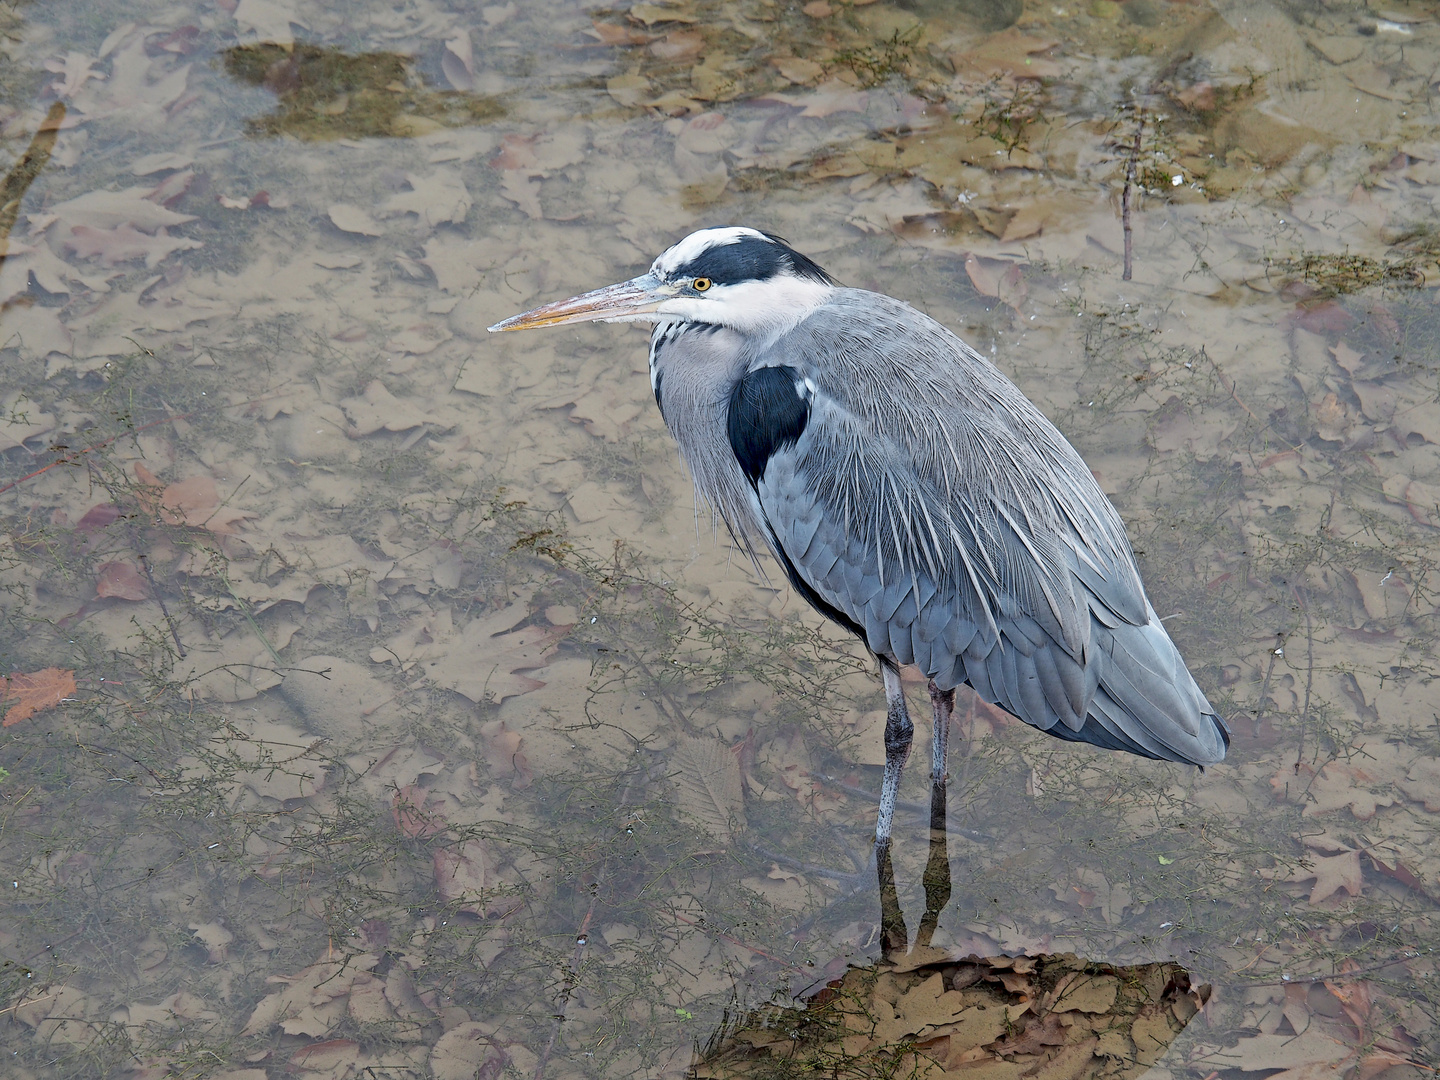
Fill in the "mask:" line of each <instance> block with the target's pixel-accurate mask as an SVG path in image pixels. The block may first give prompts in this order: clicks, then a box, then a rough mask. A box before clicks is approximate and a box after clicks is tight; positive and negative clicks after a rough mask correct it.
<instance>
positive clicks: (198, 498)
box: [135, 461, 255, 536]
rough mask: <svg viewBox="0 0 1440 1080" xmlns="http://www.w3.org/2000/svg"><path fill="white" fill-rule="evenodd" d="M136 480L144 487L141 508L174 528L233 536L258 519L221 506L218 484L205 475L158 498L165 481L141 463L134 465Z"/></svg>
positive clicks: (180, 483)
mask: <svg viewBox="0 0 1440 1080" xmlns="http://www.w3.org/2000/svg"><path fill="white" fill-rule="evenodd" d="M135 478H136V479H137V480H139V481H140V483H141V485H142V490H141V493H140V504H141V506H142V507H144V509H145V510H146V511H147V512H148V513H153V514H156V515H157V516H158V517H159V518H160V519H161V520H162V521H165V522H168V523H169V524H171V525H189V526H191V527H192V528H196V529H208V530H210V531H211V532H213V533H216V534H217V535H220V536H233V535H235V534H236V533H237V532H239V531H240V530H239V529H237V528H236V527H235V523H236V522H237V521H241V520H243V519H244V518H248V517H254V516H255V515H254V514H253V513H252V512H251V511H249V510H240V509H237V508H236V507H233V506H221V505H220V493H219V491H217V490H216V488H215V481H214V480H212V479H211V478H210V477H208V476H205V475H203V474H197V475H195V476H190V477H186V478H185V479H184V480H180V481H177V482H176V483H174V484H170V485H169V486H167V487H166V488H164V489H163V490H162V491H160V492H159V497H158V498H156V496H155V489H156V488H158V487H159V486H160V484H161V483H162V482H163V481H161V480H160V479H159V478H158V477H157V476H156V475H155V474H154V473H152V472H151V471H150V470H149V469H147V468H146V467H145V466H144V465H142V464H140V463H139V462H138V461H137V462H136V463H135Z"/></svg>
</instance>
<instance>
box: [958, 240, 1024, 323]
mask: <svg viewBox="0 0 1440 1080" xmlns="http://www.w3.org/2000/svg"><path fill="white" fill-rule="evenodd" d="M965 273H966V275H968V276H969V278H970V283H971V284H972V285H974V286H975V291H976V292H978V293H979V294H980V295H981V296H990V297H994V298H995V299H997V300H999V301H1000V302H1001V303H1003V304H1007V305H1009V306H1010V307H1012V308H1014V309H1015V310H1017V311H1018V310H1019V309H1020V303H1021V302H1022V301H1023V300H1024V299H1025V297H1026V296H1027V295H1029V292H1030V290H1029V288H1028V287H1027V286H1026V285H1025V279H1024V277H1023V276H1022V275H1021V272H1020V264H1019V263H1014V262H1010V261H1009V260H1008V259H988V258H984V257H983V256H980V255H976V254H974V253H973V252H972V253H970V254H969V255H966V256H965Z"/></svg>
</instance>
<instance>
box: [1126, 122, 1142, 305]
mask: <svg viewBox="0 0 1440 1080" xmlns="http://www.w3.org/2000/svg"><path fill="white" fill-rule="evenodd" d="M1144 130H1145V113H1144V112H1143V111H1140V112H1137V113H1136V114H1135V141H1134V143H1132V144H1131V147H1130V156H1129V157H1128V158H1126V159H1125V187H1124V188H1122V189H1121V191H1120V226H1121V228H1123V229H1124V230H1125V272H1124V273H1123V274H1121V275H1120V276H1121V277H1122V278H1124V279H1125V280H1126V281H1129V280H1130V271H1131V269H1132V262H1133V260H1132V254H1131V247H1132V242H1131V237H1130V189H1131V188H1133V187H1134V186H1135V163H1136V162H1137V161H1139V160H1140V135H1141V133H1143V132H1144Z"/></svg>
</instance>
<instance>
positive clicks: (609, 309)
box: [490, 274, 675, 333]
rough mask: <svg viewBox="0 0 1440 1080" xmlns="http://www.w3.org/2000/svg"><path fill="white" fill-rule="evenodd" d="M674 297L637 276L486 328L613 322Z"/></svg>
mask: <svg viewBox="0 0 1440 1080" xmlns="http://www.w3.org/2000/svg"><path fill="white" fill-rule="evenodd" d="M674 295H675V289H674V288H673V287H672V286H669V285H666V284H665V283H664V282H662V281H661V280H660V279H659V278H658V277H656V276H655V275H654V274H641V275H640V276H639V277H637V278H631V279H630V280H629V281H622V282H620V283H619V284H616V285H606V286H605V287H604V288H603V289H596V290H595V291H594V292H588V293H585V294H583V295H581V296H572V297H571V298H570V299H569V300H557V301H555V303H553V304H546V305H545V306H544V307H538V308H536V309H535V310H534V311H526V312H524V313H523V314H520V315H512V316H510V318H508V319H506V320H505V321H504V322H498V323H496V324H495V325H494V326H492V327H490V331H491V332H492V333H495V332H498V331H501V330H529V329H531V328H532V327H536V326H560V325H562V324H564V323H580V322H600V321H608V322H614V321H617V320H623V319H627V318H633V317H634V316H636V315H646V314H648V313H650V312H652V311H654V310H655V309H656V308H658V307H659V306H660V305H661V303H663V302H664V301H666V300H669V299H670V298H671V297H672V296H674Z"/></svg>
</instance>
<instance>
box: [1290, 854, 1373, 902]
mask: <svg viewBox="0 0 1440 1080" xmlns="http://www.w3.org/2000/svg"><path fill="white" fill-rule="evenodd" d="M1310 863H1311V865H1310V867H1309V869H1304V868H1302V869H1300V870H1297V871H1295V873H1293V874H1291V875H1290V876H1289V877H1287V878H1286V879H1285V880H1286V881H1309V880H1310V879H1311V878H1314V879H1315V885H1314V887H1313V888H1311V890H1310V903H1312V904H1318V903H1320V902H1321V901H1322V900H1328V899H1329V898H1330V897H1332V896H1334V895H1335V894H1336V893H1337V892H1339V891H1340V890H1341V889H1344V890H1345V891H1346V892H1347V893H1349V894H1350V895H1351V896H1359V895H1360V890H1361V888H1363V887H1364V884H1365V875H1364V871H1363V870H1361V868H1360V852H1358V851H1342V852H1341V853H1340V854H1338V855H1312V856H1310Z"/></svg>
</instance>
